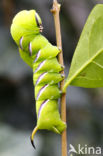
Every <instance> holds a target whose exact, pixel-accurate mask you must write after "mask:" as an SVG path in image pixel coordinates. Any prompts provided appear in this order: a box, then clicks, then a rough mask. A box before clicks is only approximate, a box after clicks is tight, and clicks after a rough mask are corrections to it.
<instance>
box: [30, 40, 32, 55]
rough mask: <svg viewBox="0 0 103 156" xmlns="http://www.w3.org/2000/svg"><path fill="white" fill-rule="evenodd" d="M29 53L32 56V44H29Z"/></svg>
mask: <svg viewBox="0 0 103 156" xmlns="http://www.w3.org/2000/svg"><path fill="white" fill-rule="evenodd" d="M29 53H30V56H31V55H32V46H31V43H29Z"/></svg>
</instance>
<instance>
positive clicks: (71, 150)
mask: <svg viewBox="0 0 103 156" xmlns="http://www.w3.org/2000/svg"><path fill="white" fill-rule="evenodd" d="M69 153H77V151H76V149H75V148H74V146H73V145H72V144H70V149H69Z"/></svg>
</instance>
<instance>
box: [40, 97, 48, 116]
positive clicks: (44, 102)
mask: <svg viewBox="0 0 103 156" xmlns="http://www.w3.org/2000/svg"><path fill="white" fill-rule="evenodd" d="M48 102H49V99H48V100H45V101H43V103H42V104H41V106H40V108H39V112H38V118H39V116H40V113H41V111H42V110H43V108H44V107H45V105H46V104H47V103H48Z"/></svg>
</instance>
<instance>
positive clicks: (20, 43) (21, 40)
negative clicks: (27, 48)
mask: <svg viewBox="0 0 103 156" xmlns="http://www.w3.org/2000/svg"><path fill="white" fill-rule="evenodd" d="M22 42H23V37H21V38H20V41H19V45H20V48H21V49H23V47H22Z"/></svg>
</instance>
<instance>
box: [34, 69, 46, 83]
mask: <svg viewBox="0 0 103 156" xmlns="http://www.w3.org/2000/svg"><path fill="white" fill-rule="evenodd" d="M46 74H47V72H44V73H42V74H41V75H40V76H39V78H38V79H37V81H36V85H37V84H38V83H39V82H40V81H41V80H42V79H43V78H44V76H45V75H46Z"/></svg>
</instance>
